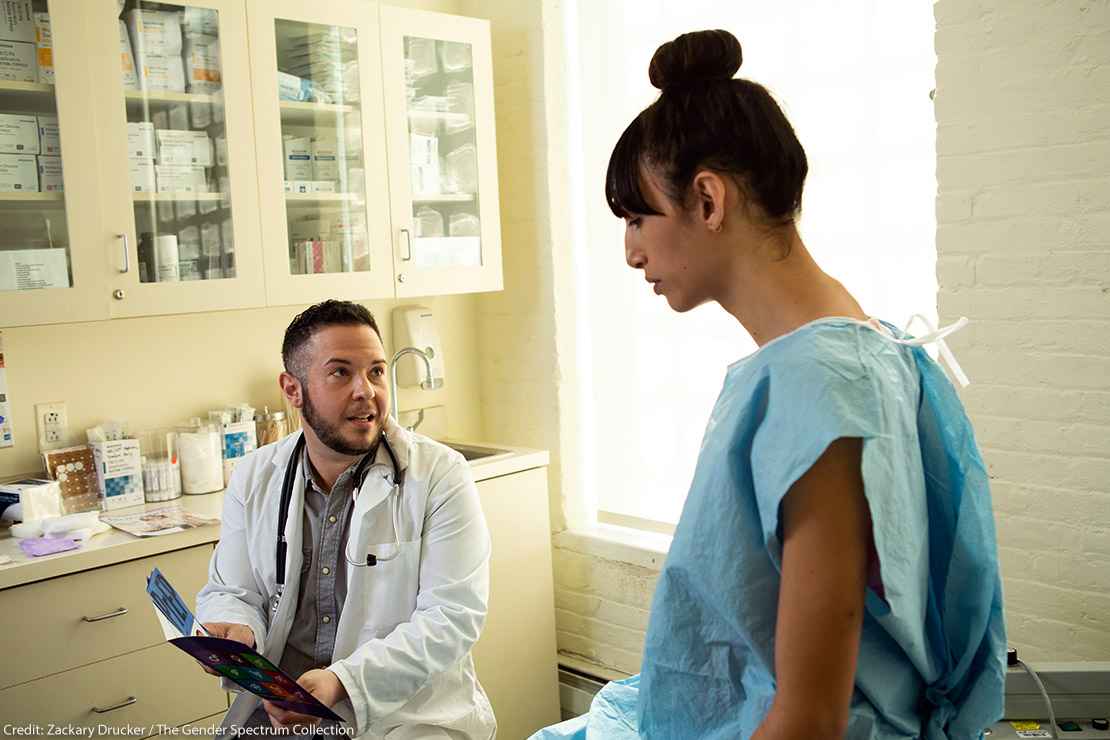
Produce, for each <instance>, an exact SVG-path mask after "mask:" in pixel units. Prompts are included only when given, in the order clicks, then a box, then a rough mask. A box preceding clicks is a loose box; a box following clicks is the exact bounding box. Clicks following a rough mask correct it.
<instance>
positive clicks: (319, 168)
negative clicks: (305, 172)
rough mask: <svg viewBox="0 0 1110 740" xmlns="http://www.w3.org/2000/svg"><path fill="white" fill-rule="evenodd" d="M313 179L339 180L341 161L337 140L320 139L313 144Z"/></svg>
mask: <svg viewBox="0 0 1110 740" xmlns="http://www.w3.org/2000/svg"><path fill="white" fill-rule="evenodd" d="M312 179H313V180H338V179H339V159H338V153H337V149H336V141H335V139H324V138H320V139H316V140H314V141H313V142H312Z"/></svg>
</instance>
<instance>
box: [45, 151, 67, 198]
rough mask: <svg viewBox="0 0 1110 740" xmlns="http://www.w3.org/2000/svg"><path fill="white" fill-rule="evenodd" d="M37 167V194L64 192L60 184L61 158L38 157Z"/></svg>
mask: <svg viewBox="0 0 1110 740" xmlns="http://www.w3.org/2000/svg"><path fill="white" fill-rule="evenodd" d="M38 165H39V192H41V193H60V192H62V191H63V190H65V187H64V185H63V183H62V158H61V157H45V156H42V155H41V154H40V155H39V157H38Z"/></svg>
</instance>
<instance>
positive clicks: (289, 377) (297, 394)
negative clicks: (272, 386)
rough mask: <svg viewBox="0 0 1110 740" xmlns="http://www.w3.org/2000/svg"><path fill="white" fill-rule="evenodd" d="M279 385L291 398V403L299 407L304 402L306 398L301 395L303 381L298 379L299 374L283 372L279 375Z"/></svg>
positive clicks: (283, 392) (287, 396) (288, 397)
mask: <svg viewBox="0 0 1110 740" xmlns="http://www.w3.org/2000/svg"><path fill="white" fill-rule="evenodd" d="M278 386H280V387H281V392H282V395H284V396H285V397H286V398H287V399H289V405H290V406H292V407H293V408H296V409H299V408H300V407H301V405H302V404H303V403H304V398H303V396H302V395H301V381H300V380H298V379H297V376H296V375H293V374H292V373H288V372H283V373H282V374H281V375H279V376H278Z"/></svg>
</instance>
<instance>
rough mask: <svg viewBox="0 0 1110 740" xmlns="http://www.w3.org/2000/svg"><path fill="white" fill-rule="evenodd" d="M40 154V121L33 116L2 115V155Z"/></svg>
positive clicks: (0, 147)
mask: <svg viewBox="0 0 1110 740" xmlns="http://www.w3.org/2000/svg"><path fill="white" fill-rule="evenodd" d="M38 153H39V126H38V120H37V119H36V118H35V117H34V116H31V115H19V114H13V113H0V154H38Z"/></svg>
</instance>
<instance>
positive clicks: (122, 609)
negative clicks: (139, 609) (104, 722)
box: [81, 606, 127, 711]
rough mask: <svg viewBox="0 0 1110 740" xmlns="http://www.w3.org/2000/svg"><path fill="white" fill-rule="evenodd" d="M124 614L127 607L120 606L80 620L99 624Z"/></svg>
mask: <svg viewBox="0 0 1110 740" xmlns="http://www.w3.org/2000/svg"><path fill="white" fill-rule="evenodd" d="M126 613H127V607H126V606H121V607H120V608H119V609H116V610H115V611H114V612H108V613H107V614H101V615H100V616H99V617H81V620H82V621H85V622H99V621H101V620H102V619H111V618H112V617H122V616H123V615H124V614H126ZM113 708H114V707H113ZM105 711H107V710H105Z"/></svg>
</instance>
